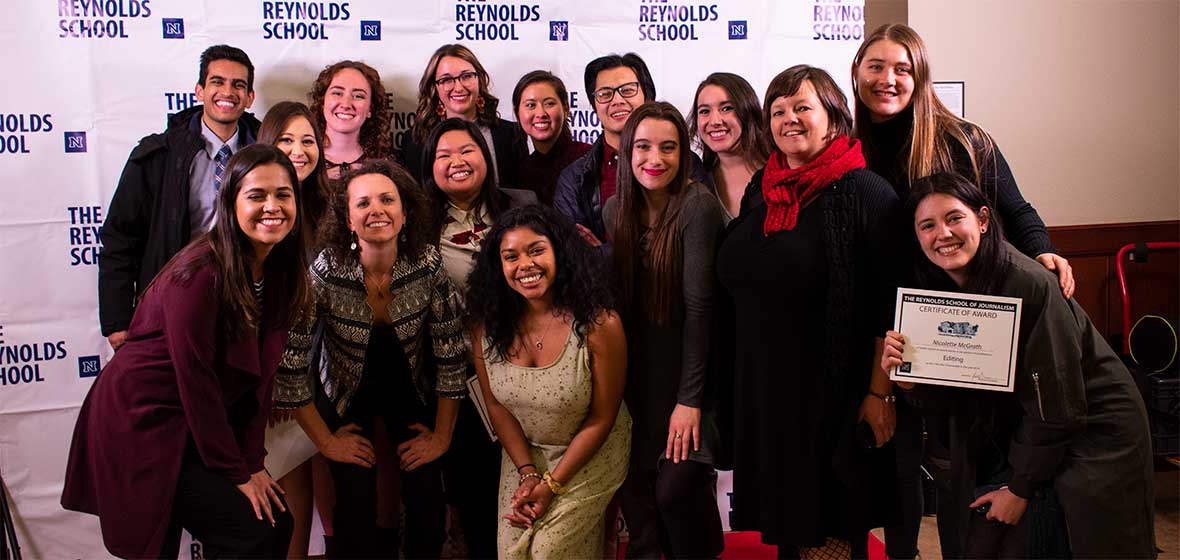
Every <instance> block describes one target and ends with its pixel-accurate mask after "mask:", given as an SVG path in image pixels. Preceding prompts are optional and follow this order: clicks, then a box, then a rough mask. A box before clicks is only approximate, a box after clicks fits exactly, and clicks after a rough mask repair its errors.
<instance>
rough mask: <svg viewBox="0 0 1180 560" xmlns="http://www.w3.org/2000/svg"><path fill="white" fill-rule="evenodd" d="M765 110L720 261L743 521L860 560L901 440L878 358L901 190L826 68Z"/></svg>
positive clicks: (791, 74) (779, 94) (892, 284)
mask: <svg viewBox="0 0 1180 560" xmlns="http://www.w3.org/2000/svg"><path fill="white" fill-rule="evenodd" d="M762 102H763V111H764V115H765V119H766V122H767V123H768V125H769V131H768V132H769V134H770V136H771V138H772V139H773V142H774V145H775V150H774V152H773V153H772V154H771V155H770V159H769V161H768V162H767V164H766V167H765V168H764V169H762V170H760V171H759V172H758V173H756V174H755V175H754V177H753V179H752V180H751V182H750V187H749V188H748V189H747V190H746V194H745V197H744V199H743V200H742V210H741V214H740V215H739V216H738V217H737V218H735V219H734V221H733V222H731V223H730V225H729V227H728V229H727V230H726V236H725V238H724V240H723V241H722V242H721V246H720V250H719V252H718V256H717V270H718V277H719V278H720V280H721V284H722V285H723V286H724V287H725V289H726V290H727V291H728V293H729V296H730V298H732V303H733V311H734V313H733V318H732V320H733V324H732V326H731V328H732V329H733V330H734V333H735V334H734V337H735V346H734V348H733V349H732V352H733V356H735V359H734V361H733V367H734V372H733V375H732V378H733V383H734V400H733V402H732V403H728V404H729V406H732V407H735V409H738V408H737V407H740V409H739V410H741V414H735V415H734V419H735V425H734V428H733V429H734V434H733V436H732V437H733V439H732V441H733V442H734V480H733V517H732V525H733V527H734V528H735V529H740V530H756V531H760V532H761V533H762V538H763V542H766V543H770V544H777V545H779V547H780V554H784V555H789V554H791V553H792V552H798V553H801V554H808V556H810V555H811V554H812V553H813V552H814V551H805V550H798V551H796V550H795V549H796V548H798V549H810V548H817V547H824V546H826V545H833V546H834V545H836V544H842V546H843V547H844V549H845V550H847V548H848V546H849V545H851V548H852V556H853V557H854V558H858V557H864V556H865V555H867V552H866V547H867V541H866V533H867V531H868V530H869V528H870V527H877V526H881V524H882V523H881V520H880V519H876V518H874V514H875V513H876V511H879V508H880V505H881V503H882V500H885V501H887V502H889V503H891V502H892V500H893V492H892V489H893V480H892V478H893V477H892V476H883V477H876V478H875V477H874V475H875V474H877V473H891V472H892V471H893V469H892V462H893V459H894V456H893V453H892V450H891V449H889V450H882V451H874V450H873V448H874V447H875V446H881V445H884V444H885V442H887V441H888V440H889V439H890V438H891V437H892V431H893V422H892V419H893V416H892V415H893V405H892V401H893V399H892V397H891V396H890V391H891V388H890V385H889V380H888V376H886V375H885V374H884V372H883V371H878V370H874V368H873V353H874V349H875V338H877V337H880V336H882V335H883V334H884V331H885V329H886V328H887V325H888V323H889V319H890V318H892V303H893V296H892V295H891V294H892V291H893V290H895V289H896V286H897V283H896V280H894V279H893V276H894V271H892V270H891V269H890V268H889V266H888V265H890V264H892V263H893V262H895V261H893V260H891V259H890V258H889V255H892V254H893V253H894V252H895V251H896V248H897V241H896V238H897V228H898V226H899V224H900V221H899V219H898V215H897V211H898V209H899V208H898V207H899V204H898V200H897V195H896V193H894V192H893V189H892V187H890V186H889V184H888V183H886V182H885V181H884V180H882V179H881V178H880V177H878V176H877V175H875V174H873V173H872V172H869V171H867V170H866V169H864V166H865V164H864V157H863V156H862V155H861V151H860V144H859V142H857V141H855V140H852V139H850V138H849V137H848V134H849V132H850V131H851V128H852V118H851V115H850V114H849V112H848V103H847V100H846V99H845V97H844V94H843V93H841V91H840V88H839V87H838V86H837V85H836V84H835V82H834V81H833V80H832V78H831V76H829V75H828V74H827V72H824V71H823V70H821V69H818V68H814V67H810V66H802V65H800V66H794V67H791V68H788V69H786V70H784V71H783V72H781V73H780V74H779V75H778V76H776V77H775V78H774V79H773V80H771V82H770V85H769V86H768V87H767V91H766V95H765V96H764V97H763V100H762ZM801 271H806V272H801ZM784 425H786V426H792V429H790V430H782V429H780V428H779V426H784ZM865 436H867V438H866V437H865ZM798 480H808V481H813V483H812V484H805V485H798V484H793V483H792V481H798ZM853 489H857V490H853ZM870 489H871V490H870ZM784 503H791V504H792V507H790V508H783V507H781V504H784ZM874 505H876V506H877V507H878V510H875V509H874ZM816 512H823V514H822V515H817V514H816ZM838 541H844V542H843V543H838Z"/></svg>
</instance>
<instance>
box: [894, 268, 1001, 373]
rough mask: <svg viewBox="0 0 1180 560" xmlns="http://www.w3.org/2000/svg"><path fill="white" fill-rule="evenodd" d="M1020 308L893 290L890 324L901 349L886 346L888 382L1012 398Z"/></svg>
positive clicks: (987, 299) (972, 297) (980, 298)
mask: <svg viewBox="0 0 1180 560" xmlns="http://www.w3.org/2000/svg"><path fill="white" fill-rule="evenodd" d="M1020 305H1021V300H1020V299H1019V298H1007V297H996V296H985V295H977V294H960V293H953V292H935V291H929V290H915V289H910V288H898V290H897V307H896V311H895V316H894V323H893V324H894V330H896V331H898V332H900V333H902V334H903V335H904V344H899V341H897V340H896V338H893V337H891V339H890V340H887V341H886V356H885V357H884V358H883V360H882V361H883V363H886V364H888V365H891V366H892V368H891V369H890V372H889V379H890V380H892V381H899V382H906V383H927V384H932V385H946V386H951V387H962V388H967V389H985V390H989V391H1004V392H1009V393H1010V392H1012V388H1013V382H1014V379H1015V372H1016V344H1017V338H1018V336H1019V334H1020ZM899 346H900V348H899ZM890 347H892V355H891V352H890ZM899 352H900V356H898V355H897V354H898V353H899Z"/></svg>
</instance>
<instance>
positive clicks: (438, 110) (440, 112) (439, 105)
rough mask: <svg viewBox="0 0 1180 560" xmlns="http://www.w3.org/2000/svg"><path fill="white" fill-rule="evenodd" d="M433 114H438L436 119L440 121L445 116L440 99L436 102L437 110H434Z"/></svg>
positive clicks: (444, 108)
mask: <svg viewBox="0 0 1180 560" xmlns="http://www.w3.org/2000/svg"><path fill="white" fill-rule="evenodd" d="M434 112H435V113H438V118H440V119H441V118H443V117H445V116H447V108H446V106H444V105H443V102H442V100H441V99H439V100H438V108H437V109H435V110H434Z"/></svg>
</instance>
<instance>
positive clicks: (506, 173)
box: [402, 44, 529, 187]
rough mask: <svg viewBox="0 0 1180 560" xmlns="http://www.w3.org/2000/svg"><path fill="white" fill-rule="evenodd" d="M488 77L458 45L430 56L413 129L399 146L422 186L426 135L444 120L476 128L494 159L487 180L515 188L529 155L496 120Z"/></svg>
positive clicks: (427, 170)
mask: <svg viewBox="0 0 1180 560" xmlns="http://www.w3.org/2000/svg"><path fill="white" fill-rule="evenodd" d="M490 84H491V78H490V77H489V76H488V73H487V71H486V70H484V67H483V65H482V64H480V63H479V59H478V58H475V53H473V52H471V49H468V48H467V47H465V46H463V45H459V44H454V45H443V46H441V47H439V48H438V50H436V51H434V54H433V55H431V57H430V62H427V63H426V70H425V71H424V72H422V79H421V80H419V82H418V111H417V115H415V116H416V118H415V120H414V128H413V130H411V132H410V134H409V135H408V136H406V139H405V140H404V141H403V142H402V157H403V160H404V162H405V164H406V168H408V169H409V170H410V173H412V174H413V175H414V178H415V179H417V180H418V183H419V184H422V183H423V181H424V179H425V178H426V176H427V175H430V174H431V167H432V165H433V162H424V161H422V152H423V144H424V143H425V142H426V137H427V136H429V135H430V131H431V130H434V127H435V126H437V125H438V123H440V122H442V121H444V120H446V119H453V118H458V119H463V120H465V121H467V122H473V123H475V124H476V125H478V126H479V130H480V132H481V133H483V138H484V141H486V142H487V144H488V147H489V148H491V150H492V159H493V160H494V163H493V168H492V169H491V173H490V175H491V179H492V181H493V183H494V184H495V185H496V186H497V187H514V186H516V184H517V182H518V181H517V172H516V170H517V166H518V165H519V162H520V161H521V160H522V159H524V157H525V156H527V155H528V153H529V151H528V145H527V143H526V140H525V136H524V133H522V132H521V131H520V129H519V128H518V127H516V126H515V125H514V124H513V123H512V122H510V121H506V120H504V119H502V118H500V113H499V112H498V111H497V107H498V106H499V105H500V100H499V99H498V98H496V96H494V95H492V93H491V91H490V90H489V87H490Z"/></svg>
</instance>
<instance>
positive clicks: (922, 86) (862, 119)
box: [852, 23, 995, 198]
mask: <svg viewBox="0 0 1180 560" xmlns="http://www.w3.org/2000/svg"><path fill="white" fill-rule="evenodd" d="M877 41H893V42H895V43H897V44H899V45H901V46H903V47H905V50H906V52H907V53H908V54H909V56H910V62H911V63H912V66H913V72H912V74H911V76H913V79H914V91H913V93H912V95H911V97H910V107H911V108H912V109H913V111H914V126H913V129H912V131H911V134H910V153H909V154H908V157H906V158H905V162H906V175H907V177H908V179H909V183H910V184H913V182H914V181H916V180H918V179H920V178H922V177H928V176H930V175H933V174H935V173H956V172H957V169H956V167H955V161H954V154H953V153H952V146H951V142H956V143H957V144H958V145H959V146H960V147H962V148H963V149H964V150H966V152H967V156H968V157H969V158H970V161H971V171H972V173H973V175H974V177H971V178H970V179H972V180H974V182H975V185H976V186H978V187H979V188H980V189H981V190H984V191H985V194H987V195H988V197H989V198H992V197H994V196H995V194H994V193H988V192H987V189H986V188H985V187H984V185H982V184H980V183H981V181H982V174H981V173H980V170H979V162H980V159H982V160H984V161H988V160H990V159H991V156H992V152H993V150H994V149H995V143H994V142H993V141H992V138H991V136H989V135H988V134H987V133H986V132H984V131H983V129H981V128H979V126H977V125H975V124H974V123H972V122H970V121H967V120H964V119H961V118H959V117H958V116H956V115H955V114H954V113H952V112H951V111H950V109H947V108H946V105H943V104H942V102H941V101H939V100H938V96H937V95H935V93H934V82H933V81H932V80H931V77H930V59H929V57H928V56H927V54H926V43H925V42H923V41H922V37H921V36H919V35H918V32H917V31H914V30H913V28H911V27H910V26H908V25H905V24H901V23H887V24H885V25H882V26H881V27H878V28H877V29H876V30H874V31H873V32H872V33H871V34H869V36H868V37H865V40H864V42H863V43H861V45H860V49H858V50H857V51H856V57H855V58H853V60H852V93H853V99H854V104H855V108H856V120H855V125H854V127H855V128H854V133H855V135H856V137H857V138H858V139H860V141H861V144H862V145H863V146H864V150H865V156H866V157H867V158H868V160H869V164H870V166H872V165H873V164H874V160H877V161H879V158H882V157H891V154H882V153H880V150H879V148H878V147H877V146H874V145H873V142H872V137H871V135H869V134H865V130H866V127H867V126H868V123H870V122H872V120H871V119H872V115H871V113H870V111H869V108H868V106H867V105H865V104H864V102H863V101H861V99H860V90H859V88H858V85H857V83H856V73H857V69H858V68H860V65H861V62H863V60H864V56H865V51H867V50H868V49H869V47H870V46H872V44H873V43H876V42H877Z"/></svg>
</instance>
